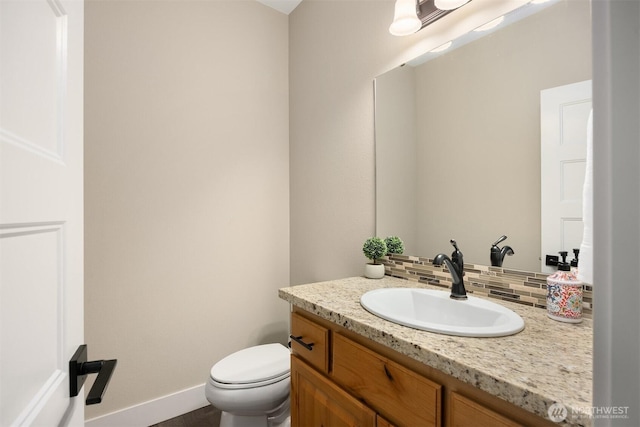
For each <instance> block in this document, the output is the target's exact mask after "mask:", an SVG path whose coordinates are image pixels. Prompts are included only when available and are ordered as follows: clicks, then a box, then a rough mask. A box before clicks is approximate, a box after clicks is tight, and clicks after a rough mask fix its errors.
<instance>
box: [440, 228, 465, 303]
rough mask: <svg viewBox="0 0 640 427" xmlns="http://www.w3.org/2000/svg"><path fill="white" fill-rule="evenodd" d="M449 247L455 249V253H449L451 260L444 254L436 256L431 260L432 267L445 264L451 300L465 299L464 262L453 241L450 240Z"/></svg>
mask: <svg viewBox="0 0 640 427" xmlns="http://www.w3.org/2000/svg"><path fill="white" fill-rule="evenodd" d="M451 245H452V246H453V247H454V248H455V251H453V253H451V258H449V257H448V256H446V255H445V254H438V255H436V257H435V258H434V259H433V265H442V263H445V264H446V265H447V269H448V270H449V273H451V280H452V282H453V285H452V286H451V298H453V299H467V291H466V290H465V288H464V279H463V276H464V260H463V257H462V252H460V249H458V244H457V243H456V241H455V240H451Z"/></svg>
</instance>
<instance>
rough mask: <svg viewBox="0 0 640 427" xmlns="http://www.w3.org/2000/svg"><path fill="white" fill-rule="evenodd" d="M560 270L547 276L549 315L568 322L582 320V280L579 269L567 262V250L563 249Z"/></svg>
mask: <svg viewBox="0 0 640 427" xmlns="http://www.w3.org/2000/svg"><path fill="white" fill-rule="evenodd" d="M560 256H561V257H562V261H559V262H558V271H556V272H555V273H554V274H552V275H551V276H549V277H547V316H549V317H550V318H551V319H553V320H557V321H559V322H567V323H580V322H582V282H581V281H580V280H578V275H577V269H575V268H574V269H572V268H571V265H570V264H569V263H568V262H567V252H566V251H561V252H560Z"/></svg>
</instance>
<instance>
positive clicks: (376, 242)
mask: <svg viewBox="0 0 640 427" xmlns="http://www.w3.org/2000/svg"><path fill="white" fill-rule="evenodd" d="M362 252H364V255H365V256H366V257H367V258H369V259H370V260H372V261H373V263H374V264H377V263H378V259H380V258H382V257H383V256H385V255H386V254H387V244H386V243H385V242H384V240H382V239H381V238H379V237H369V238H368V239H367V240H365V242H364V246H362Z"/></svg>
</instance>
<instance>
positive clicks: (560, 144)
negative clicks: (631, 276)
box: [540, 80, 591, 273]
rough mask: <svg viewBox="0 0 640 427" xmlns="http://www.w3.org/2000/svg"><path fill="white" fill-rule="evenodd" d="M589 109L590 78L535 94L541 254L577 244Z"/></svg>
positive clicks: (580, 229) (553, 253)
mask: <svg viewBox="0 0 640 427" xmlns="http://www.w3.org/2000/svg"><path fill="white" fill-rule="evenodd" d="M590 112H591V80H587V81H584V82H579V83H573V84H569V85H565V86H560V87H555V88H551V89H546V90H543V91H541V92H540V120H541V144H540V146H541V159H540V160H541V176H542V179H541V204H542V215H541V220H542V224H541V231H542V236H541V243H542V244H541V246H542V248H541V249H542V263H541V269H542V271H543V272H547V273H549V272H553V271H555V268H554V267H547V266H546V265H545V255H558V252H559V251H567V252H569V256H568V257H567V260H571V259H573V249H578V248H580V243H581V242H582V233H583V224H582V187H583V184H584V176H585V167H586V153H587V121H588V119H589V113H590Z"/></svg>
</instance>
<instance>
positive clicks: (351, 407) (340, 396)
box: [291, 355, 376, 427]
mask: <svg viewBox="0 0 640 427" xmlns="http://www.w3.org/2000/svg"><path fill="white" fill-rule="evenodd" d="M291 425H292V427H320V426H331V427H356V426H358V427H375V425H376V414H375V412H373V411H372V410H371V409H370V408H368V407H367V406H365V405H364V404H363V403H361V402H360V401H358V400H356V399H354V398H353V397H351V396H350V395H349V394H347V393H346V392H345V391H343V390H342V389H340V388H339V387H338V386H336V385H335V384H333V383H332V382H330V381H329V380H328V379H327V378H326V377H324V376H323V375H321V374H320V373H318V372H317V371H315V370H314V369H313V368H311V367H310V366H308V365H307V364H306V363H304V362H303V361H301V360H300V359H298V358H297V357H296V356H293V355H292V356H291Z"/></svg>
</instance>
